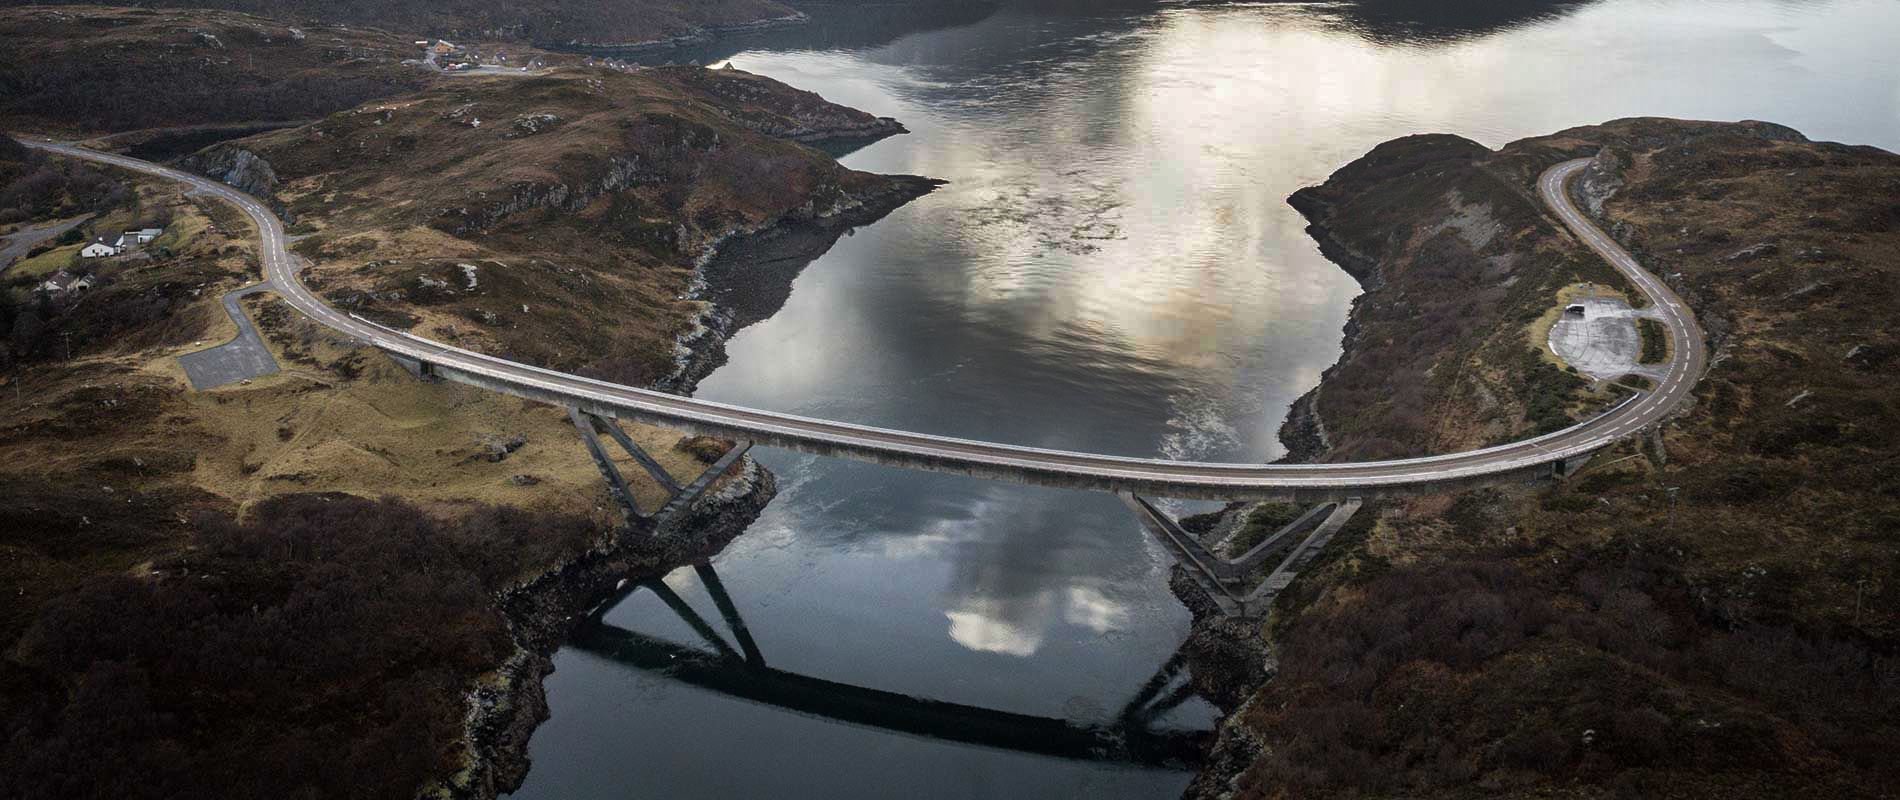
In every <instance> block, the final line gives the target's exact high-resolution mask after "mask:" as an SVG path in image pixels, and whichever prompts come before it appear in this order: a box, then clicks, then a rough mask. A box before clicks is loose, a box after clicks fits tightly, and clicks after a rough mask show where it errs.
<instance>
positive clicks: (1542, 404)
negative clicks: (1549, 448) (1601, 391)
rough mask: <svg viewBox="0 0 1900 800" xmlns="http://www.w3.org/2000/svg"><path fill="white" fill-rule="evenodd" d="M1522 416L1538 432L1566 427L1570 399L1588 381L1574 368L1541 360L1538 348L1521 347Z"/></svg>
mask: <svg viewBox="0 0 1900 800" xmlns="http://www.w3.org/2000/svg"><path fill="white" fill-rule="evenodd" d="M1523 352H1524V356H1523V358H1524V416H1525V417H1526V418H1528V419H1529V420H1530V423H1531V426H1532V428H1533V429H1534V432H1535V433H1536V434H1538V435H1541V434H1546V433H1550V432H1552V431H1558V430H1562V429H1564V428H1567V427H1570V424H1571V422H1572V420H1571V419H1570V412H1569V408H1570V402H1571V400H1572V398H1573V397H1574V396H1575V395H1576V393H1577V390H1578V389H1582V388H1583V387H1585V386H1587V385H1588V382H1587V381H1585V380H1584V379H1582V378H1580V377H1578V376H1577V375H1576V373H1575V372H1574V371H1571V370H1566V369H1562V368H1559V367H1557V366H1556V365H1554V364H1552V363H1550V362H1549V361H1546V360H1544V355H1543V353H1542V352H1541V351H1538V350H1532V349H1529V348H1525V349H1524V351H1523Z"/></svg>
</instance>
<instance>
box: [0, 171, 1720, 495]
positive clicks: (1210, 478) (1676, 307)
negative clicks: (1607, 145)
mask: <svg viewBox="0 0 1900 800" xmlns="http://www.w3.org/2000/svg"><path fill="white" fill-rule="evenodd" d="M25 144H27V145H28V146H31V147H34V148H38V149H41V150H46V151H49V152H52V153H56V154H59V155H64V156H69V157H72V158H80V159H86V160H89V161H95V162H100V163H105V164H111V165H114V166H118V167H122V168H125V169H129V170H133V171H136V172H141V173H145V174H148V175H154V176H158V177H163V178H168V179H171V180H175V181H180V182H183V183H187V184H190V185H191V186H192V187H194V188H195V189H196V190H197V191H198V192H201V193H204V194H209V195H214V196H217V197H219V198H221V199H223V200H225V201H227V202H229V203H231V204H233V205H235V206H237V207H238V208H240V209H242V210H243V211H244V213H245V214H247V215H248V216H249V217H250V218H251V220H252V222H253V224H255V225H256V227H257V229H258V232H259V235H260V239H261V256H262V260H263V264H264V277H265V280H266V281H267V282H268V283H271V284H273V285H275V286H276V287H277V290H278V291H279V293H280V294H282V296H283V297H284V299H285V300H286V301H287V302H289V303H290V304H291V305H292V306H294V307H296V308H297V309H298V310H299V311H301V312H303V313H304V314H306V315H308V316H309V317H310V318H311V319H314V320H316V321H317V322H320V323H322V324H324V325H326V326H329V327H331V328H333V329H335V330H337V331H339V332H341V333H344V334H347V335H349V336H352V337H355V338H357V339H359V340H362V341H364V342H367V343H369V344H371V345H373V346H375V347H377V348H380V349H382V350H384V351H386V352H388V353H389V354H390V355H391V356H393V357H395V358H396V359H397V360H399V361H402V362H404V363H406V364H408V365H410V366H411V367H413V368H415V369H417V370H418V371H419V372H421V373H423V374H425V375H429V376H432V377H435V378H440V379H446V380H453V381H457V382H460V383H466V384H471V385H475V386H480V387H483V388H487V389H491V390H494V391H500V392H505V393H508V394H513V395H516V396H520V397H525V398H529V399H533V400H539V401H542V402H547V403H552V404H556V405H563V406H575V407H579V408H581V409H582V410H584V411H587V412H590V413H593V414H596V415H599V416H602V417H610V418H624V419H631V420H635V421H638V422H644V423H649V424H657V425H664V426H667V427H672V428H676V429H681V430H686V431H691V432H695V433H702V434H709V435H715V436H723V437H728V438H733V439H745V440H751V441H753V442H756V443H759V444H765V445H771V446H774V447H782V448H787V449H791V450H797V451H801V452H807V453H815V454H819V455H827V456H836V457H841V458H850V459H855V460H860V461H869V462H873V463H879V464H886V465H892V466H900V467H906V468H911V469H923V470H930V471H936V472H948V473H955V474H962V475H972V476H977V477H983V478H992V479H997V480H1007V481H1015V482H1020V483H1033V484H1039V485H1048V486H1058V487H1068V488H1078V489H1094V490H1103V491H1115V492H1138V493H1141V494H1146V495H1151V496H1158V497H1179V498H1205V499H1216V500H1244V499H1282V500H1301V501H1305V500H1321V499H1329V498H1331V499H1341V498H1345V497H1356V496H1361V495H1367V494H1379V493H1388V492H1407V491H1432V490H1439V489H1448V488H1454V487H1457V486H1461V485H1467V484H1471V483H1476V482H1485V481H1493V480H1498V479H1503V478H1514V477H1527V476H1531V475H1536V474H1540V473H1546V474H1547V473H1548V472H1549V471H1550V470H1551V469H1552V467H1553V465H1556V467H1557V469H1558V470H1559V471H1561V470H1562V468H1563V465H1564V464H1565V463H1566V462H1569V461H1574V460H1576V459H1579V458H1582V457H1584V456H1587V455H1589V454H1591V453H1594V452H1595V451H1597V450H1600V449H1602V448H1604V447H1606V446H1608V445H1610V444H1613V443H1615V442H1617V441H1618V440H1621V439H1623V438H1625V437H1627V436H1630V435H1632V434H1635V433H1637V432H1639V431H1641V430H1643V429H1644V428H1647V427H1648V426H1651V425H1654V424H1656V423H1658V422H1660V421H1662V420H1663V419H1665V418H1666V417H1667V416H1668V415H1669V414H1670V413H1671V412H1672V411H1674V410H1675V409H1676V408H1677V407H1678V406H1679V405H1680V404H1681V403H1682V402H1683V401H1684V400H1685V399H1687V398H1688V397H1689V394H1690V390H1691V389H1692V388H1693V387H1694V386H1695V383H1696V381H1697V379H1698V378H1699V377H1700V376H1701V374H1702V371H1703V368H1704V366H1705V365H1706V363H1707V355H1706V352H1705V350H1704V346H1703V335H1702V331H1701V329H1700V328H1699V327H1697V325H1696V322H1695V317H1694V315H1693V314H1692V313H1691V312H1690V310H1689V308H1688V306H1687V304H1685V303H1684V302H1683V301H1682V299H1681V298H1679V297H1677V296H1676V295H1675V293H1674V292H1672V291H1670V290H1669V288H1668V287H1667V286H1665V285H1664V284H1663V282H1662V281H1661V280H1658V279H1657V278H1656V277H1655V276H1654V275H1651V274H1650V273H1649V272H1648V271H1646V270H1644V269H1643V268H1642V266H1641V265H1639V264H1638V263H1637V262H1636V259H1635V258H1634V257H1632V256H1631V255H1630V254H1629V253H1628V252H1627V251H1625V250H1624V249H1623V248H1622V247H1621V246H1619V245H1618V244H1617V243H1616V241H1615V240H1614V239H1611V238H1610V237H1609V235H1607V234H1605V233H1604V232H1603V231H1602V230H1600V229H1598V228H1597V227H1596V225H1595V224H1593V223H1591V222H1590V221H1589V219H1588V218H1587V217H1585V216H1584V214H1583V212H1582V211H1580V210H1579V209H1578V208H1577V207H1576V205H1575V204H1574V203H1573V202H1572V201H1571V200H1570V198H1569V196H1568V193H1567V187H1568V185H1569V181H1570V179H1571V178H1572V177H1574V176H1575V175H1576V174H1577V173H1578V172H1580V171H1581V170H1583V168H1584V167H1586V166H1588V164H1589V160H1588V159H1578V160H1574V161H1567V162H1564V163H1561V164H1558V165H1556V166H1554V167H1552V168H1550V169H1549V170H1548V171H1546V172H1545V173H1544V174H1543V176H1542V177H1541V178H1540V179H1539V181H1538V190H1539V193H1540V194H1541V195H1542V197H1543V200H1544V203H1545V204H1546V205H1547V206H1549V207H1550V209H1551V211H1552V212H1553V213H1555V214H1556V215H1557V217H1558V218H1559V219H1561V220H1562V221H1563V223H1564V225H1565V226H1566V227H1568V228H1569V229H1570V231H1571V233H1573V234H1574V235H1576V236H1577V237H1578V238H1579V239H1580V240H1581V241H1582V242H1583V243H1584V244H1585V245H1586V246H1588V247H1589V248H1590V249H1592V250H1594V251H1595V252H1596V253H1597V254H1598V255H1599V256H1601V257H1602V258H1603V259H1604V260H1605V261H1607V262H1609V263H1610V264H1611V265H1612V266H1614V267H1615V268H1616V269H1617V271H1619V272H1621V273H1623V274H1624V275H1625V276H1626V277H1628V278H1629V280H1630V281H1631V283H1633V284H1634V285H1635V286H1636V287H1637V289H1638V290H1640V291H1641V292H1642V293H1643V294H1644V295H1645V296H1646V297H1647V298H1648V299H1649V301H1650V302H1651V303H1652V304H1654V305H1655V306H1656V308H1657V309H1658V310H1659V311H1660V312H1661V317H1662V320H1663V323H1664V324H1665V325H1666V326H1667V327H1668V330H1669V335H1670V337H1671V338H1672V339H1673V341H1674V343H1675V347H1674V348H1673V351H1674V353H1673V360H1672V361H1671V362H1670V363H1669V364H1668V365H1667V366H1668V371H1667V373H1666V374H1665V375H1664V377H1663V378H1662V379H1661V380H1660V381H1658V382H1657V385H1656V386H1655V388H1654V389H1653V390H1652V391H1650V392H1646V393H1642V394H1638V395H1634V396H1632V397H1631V398H1629V399H1627V400H1625V401H1624V402H1623V403H1621V404H1620V405H1618V406H1616V407H1614V408H1612V409H1610V410H1609V411H1608V412H1606V413H1603V414H1601V415H1599V416H1597V417H1595V418H1592V419H1590V420H1587V421H1585V422H1582V423H1579V424H1577V425H1575V426H1572V427H1570V428H1566V429H1564V430H1561V431H1557V432H1555V433H1551V434H1548V435H1545V436H1540V437H1537V438H1534V439H1527V440H1524V441H1519V442H1513V443H1511V444H1506V445H1500V446H1497V447H1491V448H1486V449H1483V450H1472V451H1467V452H1463V453H1453V454H1448V455H1441V456H1430V457H1425V458H1411V459H1401V460H1391V461H1369V462H1359V463H1349V464H1230V463H1206V462H1189V461H1164V460H1158V459H1143V458H1128V457H1122V456H1108V455H1096V454H1091V453H1079V452H1068V451H1059V450H1044V449H1038V448H1032V447H1022V446H1018V445H1010V444H998V443H993V442H981V441H974V440H969V439H956V438H950V437H943V436H932V435H929V434H923V433H914V432H910V431H901V430H890V429H885V428H874V427H869V426H863V425H852V424H849V423H843V422H832V421H829V420H820V419H812V418H808V417H800V416H795V415H791V414H782V413H778V412H773V411H762V410H758V409H751V408H742V407H738V406H732V405H726V404H722V403H714V402H710V401H706V400H696V399H693V398H690V397H679V396H675V395H670V394H665V393H662V392H656V391H651V390H647V389H639V388H635V387H631V386H621V385H617V384H612V383H606V382H602V381H596V380H590V379H587V378H582V377H579V376H576V375H570V374H566V373H561V372H555V371H552V370H547V369H542V368H539V367H535V366H531V365H528V364H521V363H518V362H513V361H508V360H505V359H501V358H496V357H494V356H489V355H484V354H481V353H476V352H472V351H469V350H464V349H461V348H457V347H452V346H450V345H446V344H442V343H440V342H435V341H431V340H428V339H423V338H421V337H417V336H413V335H411V334H407V333H403V332H400V331H395V330H392V329H389V328H385V327H382V326H379V325H376V324H374V323H371V322H369V321H368V320H364V319H361V318H358V317H355V316H352V315H349V314H345V313H343V312H340V311H337V310H336V309H334V308H331V307H330V306H329V305H328V304H327V303H325V302H323V301H322V300H321V299H319V298H318V297H317V296H316V295H314V294H312V293H311V292H310V291H309V289H307V288H305V286H304V285H303V283H302V282H301V281H300V280H299V279H298V277H297V274H296V270H297V264H298V261H297V260H296V259H294V258H293V257H292V256H291V255H290V254H289V253H288V252H287V251H286V249H285V244H286V242H285V236H284V230H283V226H282V225H281V224H280V223H279V221H278V219H277V217H276V216H275V215H273V214H272V213H271V212H270V210H269V209H268V208H266V207H265V206H264V204H263V203H261V202H259V201H258V200H257V199H256V198H254V197H252V196H250V195H248V194H245V193H243V192H240V191H238V190H236V189H234V188H231V187H229V186H226V185H224V184H221V183H217V182H215V181H212V180H210V179H208V178H204V177H201V176H198V175H193V174H189V173H186V172H181V171H179V170H175V169H171V168H168V167H163V166H160V165H157V164H153V163H150V162H146V161H140V160H137V159H132V158H127V157H124V156H119V155H114V154H109V153H100V152H97V151H93V150H87V149H84V148H79V147H74V146H71V145H65V144H57V143H50V142H39V141H27V142H25Z"/></svg>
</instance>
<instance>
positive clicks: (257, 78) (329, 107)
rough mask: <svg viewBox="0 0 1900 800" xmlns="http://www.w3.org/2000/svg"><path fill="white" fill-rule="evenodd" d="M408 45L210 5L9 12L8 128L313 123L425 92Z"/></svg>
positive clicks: (2, 86)
mask: <svg viewBox="0 0 1900 800" xmlns="http://www.w3.org/2000/svg"><path fill="white" fill-rule="evenodd" d="M6 5H13V4H6ZM190 5H202V4H199V3H193V4H190ZM300 24H301V25H302V26H301V27H299V25H300ZM406 38H407V37H399V36H396V35H394V34H390V33H385V32H382V31H375V30H364V29H360V28H355V29H352V28H343V27H335V26H327V25H309V24H302V23H298V22H288V21H281V20H272V19H265V18H262V17H255V16H250V15H248V14H237V13H231V12H226V11H210V10H205V9H203V8H195V9H191V10H176V9H173V10H154V9H149V8H139V9H133V8H109V7H101V6H68V7H47V6H30V7H27V8H4V9H0V41H5V42H6V43H7V46H6V47H5V48H0V119H5V120H6V121H7V122H6V127H7V128H8V129H10V130H14V131H23V132H24V131H39V132H49V131H58V132H68V133H74V132H76V133H103V132H110V131H126V130H134V129H140V128H157V127H167V126H185V125H204V124H206V123H221V122H253V121H273V120H292V119H308V118H310V117H313V116H317V115H321V114H325V113H329V112H331V111H336V110H339V109H344V108H349V107H350V106H354V105H356V104H358V103H361V102H363V101H365V100H368V99H370V98H374V97H386V96H389V95H392V94H399V93H402V92H407V91H413V90H415V89H416V88H419V87H420V86H422V85H423V84H424V83H425V82H426V81H427V80H428V78H429V75H428V74H427V73H426V72H425V71H424V70H421V69H419V68H416V67H413V66H404V65H402V64H401V63H400V62H401V61H402V59H404V58H412V57H414V56H415V54H414V53H413V51H414V49H415V48H414V45H412V44H411V43H410V42H409V41H407V40H406Z"/></svg>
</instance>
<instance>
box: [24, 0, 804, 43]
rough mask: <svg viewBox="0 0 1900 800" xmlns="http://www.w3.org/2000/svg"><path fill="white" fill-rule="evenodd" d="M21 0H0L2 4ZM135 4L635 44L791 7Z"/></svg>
mask: <svg viewBox="0 0 1900 800" xmlns="http://www.w3.org/2000/svg"><path fill="white" fill-rule="evenodd" d="M44 1H45V0H33V2H44ZM25 4H28V3H22V2H20V1H19V0H0V5H25ZM141 5H144V6H155V7H161V8H166V9H177V8H185V9H222V10H227V11H240V12H247V13H251V14H260V15H264V16H268V17H274V18H277V19H283V20H289V21H293V22H296V23H299V24H310V23H327V24H333V25H352V26H367V27H372V28H381V29H383V30H388V31H395V32H398V33H400V34H402V35H403V36H406V37H422V36H446V37H448V38H451V39H458V40H460V39H478V38H491V39H492V38H501V39H517V40H525V41H532V42H542V43H549V44H566V43H590V44H639V43H646V42H654V41H660V40H664V39H670V38H674V37H680V36H694V35H703V34H705V33H707V32H712V31H718V30H721V29H728V28H743V27H746V26H752V25H759V24H769V23H773V22H775V21H781V20H787V19H788V18H796V15H797V12H795V11H793V10H792V9H790V8H788V7H786V6H784V5H782V4H780V3H777V2H774V1H773V0H443V1H442V2H428V3H425V2H413V0H342V1H341V2H337V1H335V0H147V2H144V3H141Z"/></svg>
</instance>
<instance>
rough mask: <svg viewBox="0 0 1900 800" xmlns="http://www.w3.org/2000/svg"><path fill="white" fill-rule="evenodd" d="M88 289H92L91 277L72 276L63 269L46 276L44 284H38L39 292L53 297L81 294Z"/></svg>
mask: <svg viewBox="0 0 1900 800" xmlns="http://www.w3.org/2000/svg"><path fill="white" fill-rule="evenodd" d="M90 288H92V276H91V275H74V274H72V273H70V272H67V271H66V270H63V269H62V270H60V271H58V272H55V273H53V274H52V275H50V276H48V277H47V279H46V282H45V283H42V284H40V291H42V292H47V293H50V294H55V295H64V294H67V293H69V292H83V291H85V290H87V289H90Z"/></svg>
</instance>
